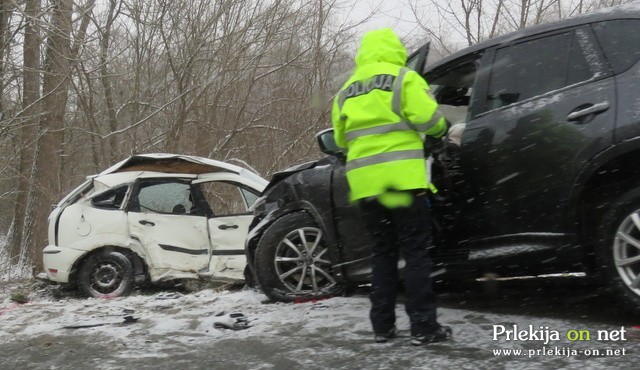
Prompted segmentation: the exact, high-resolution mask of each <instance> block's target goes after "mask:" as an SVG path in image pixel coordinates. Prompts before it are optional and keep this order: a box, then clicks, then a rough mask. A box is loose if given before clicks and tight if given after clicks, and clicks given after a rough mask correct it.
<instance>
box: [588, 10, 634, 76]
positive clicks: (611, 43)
mask: <svg viewBox="0 0 640 370" xmlns="http://www.w3.org/2000/svg"><path fill="white" fill-rule="evenodd" d="M593 26H594V27H593V29H594V31H595V33H596V37H597V38H598V41H599V42H600V47H601V48H602V50H604V53H605V55H606V57H607V59H608V60H609V63H610V64H611V68H612V69H613V73H614V74H618V73H621V72H624V71H626V70H627V69H629V68H630V67H631V66H632V65H634V64H636V62H638V59H640V32H638V28H639V27H640V20H638V19H621V20H615V21H606V22H599V23H595V24H594V25H593Z"/></svg>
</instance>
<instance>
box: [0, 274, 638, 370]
mask: <svg viewBox="0 0 640 370" xmlns="http://www.w3.org/2000/svg"><path fill="white" fill-rule="evenodd" d="M517 289H521V288H517ZM44 290H46V289H44ZM570 290H571V289H570ZM12 291H15V287H10V286H6V285H5V286H4V288H3V287H2V286H0V337H1V338H2V341H1V342H0V368H2V369H18V368H34V369H49V368H56V369H60V368H69V369H76V368H97V369H113V368H128V369H131V368H135V369H140V368H153V369H174V368H180V369H192V368H193V369H197V368H210V369H223V368H224V369H298V368H310V369H318V368H326V369H336V368H345V369H401V368H408V369H409V368H416V369H419V368H425V369H426V368H438V369H447V368H452V369H464V368H468V369H482V368H485V369H489V368H491V369H493V368H509V369H512V368H523V369H524V368H554V369H560V368H566V369H569V368H571V369H573V368H577V367H586V368H632V367H634V366H637V364H638V361H639V360H640V333H639V332H638V330H637V329H634V328H633V325H631V324H630V323H633V321H630V320H633V316H626V317H622V318H620V319H619V320H618V319H616V318H615V317H608V316H606V317H605V318H602V317H600V318H598V317H596V318H595V319H594V318H593V317H592V314H596V312H595V311H587V314H585V315H575V316H571V315H572V314H571V313H570V312H565V310H562V309H560V310H554V309H551V308H552V306H553V305H555V304H556V303H555V302H557V299H556V300H550V301H548V303H549V307H550V309H549V310H545V308H544V302H546V300H544V299H542V300H541V301H538V302H537V303H533V306H534V307H535V306H536V305H537V306H541V307H538V308H541V309H542V311H543V312H542V313H540V314H536V313H533V314H532V312H531V310H528V309H526V307H528V306H527V302H522V301H520V302H519V301H517V300H518V299H525V300H526V298H523V296H522V295H520V294H519V293H517V294H515V295H511V296H510V297H506V298H507V299H508V300H509V303H507V304H506V307H505V305H504V304H500V303H499V301H500V299H503V298H504V296H503V297H500V296H499V297H498V298H495V297H494V298H493V300H492V301H491V302H493V303H489V304H488V305H483V304H481V303H479V302H480V301H477V300H476V301H474V298H472V296H473V294H468V293H453V294H448V295H445V296H444V298H441V301H443V302H444V303H443V306H444V308H441V309H440V310H439V319H440V321H441V322H442V323H447V324H449V325H451V326H452V327H453V330H454V340H453V341H451V342H448V343H442V344H432V345H429V346H425V347H411V346H410V345H409V333H408V331H407V327H408V320H407V318H406V315H405V314H404V312H403V308H402V306H401V305H399V306H398V308H397V312H398V317H399V319H398V328H399V329H400V336H399V338H397V339H395V340H394V341H392V342H390V343H388V344H382V345H381V344H374V343H372V336H371V331H370V326H369V321H368V309H369V301H368V299H367V297H366V292H361V293H357V294H356V295H354V296H352V297H337V298H332V299H327V300H323V301H318V302H308V303H300V304H281V303H268V302H266V297H265V296H264V295H263V294H261V293H260V292H257V291H253V290H240V291H233V292H231V291H222V292H216V291H214V290H211V289H209V290H203V291H199V292H195V293H190V294H188V293H182V292H176V291H170V292H160V293H151V294H150V293H146V294H141V293H137V295H134V296H131V297H127V298H118V299H112V300H99V299H83V298H77V297H74V295H73V294H71V295H70V294H68V293H65V294H63V295H66V296H67V297H65V298H62V299H56V298H54V297H53V296H52V295H51V294H48V293H38V291H37V290H36V292H32V293H30V295H31V298H30V302H29V303H27V304H23V305H19V304H16V303H14V302H12V301H11V300H10V293H11V292H12ZM540 294H542V293H540ZM525 296H526V295H525ZM587 296H588V297H587V298H584V297H578V298H576V297H573V298H572V297H560V299H564V300H569V303H570V304H571V300H572V299H573V300H576V299H577V300H583V299H587V300H589V299H591V300H593V299H596V300H597V302H606V300H604V301H601V300H598V299H599V298H597V297H595V298H589V294H587ZM533 297H535V294H534V295H533ZM496 299H497V302H498V303H497V304H496ZM530 299H535V298H530ZM540 302H543V303H540ZM589 304H590V303H589V302H587V306H588V305H589ZM509 306H510V308H509ZM520 307H522V309H520ZM596 311H602V310H596ZM514 312H515V313H514ZM236 313H241V314H243V315H244V316H245V317H246V319H247V320H248V326H249V328H247V329H245V330H238V331H234V330H230V329H224V328H216V323H220V324H222V326H225V325H233V324H234V323H235V322H237V319H235V318H232V317H230V315H229V314H236ZM563 313H568V314H569V317H566V316H565V315H564V314H563ZM580 316H582V317H580ZM596 316H597V315H596ZM638 324H640V320H638ZM494 325H504V326H505V328H506V329H512V326H513V325H518V326H519V327H520V330H522V329H528V326H529V325H532V326H533V328H534V329H538V328H539V327H541V326H542V327H546V328H548V330H549V331H551V330H555V331H558V332H559V333H561V337H562V338H561V339H560V340H552V341H550V342H549V343H547V344H544V343H543V341H541V340H532V341H506V340H504V338H501V339H500V340H497V341H494V340H493V331H494ZM621 327H624V328H625V331H626V333H625V340H624V341H603V340H596V338H595V333H596V332H597V330H608V331H612V330H620V329H621ZM570 330H589V331H590V332H591V333H592V336H593V337H592V338H591V341H582V342H580V341H575V342H570V341H569V340H567V339H566V333H568V332H569V331H570ZM556 347H558V350H556V349H555V348H556ZM502 349H507V350H508V349H521V350H524V351H525V352H524V353H523V354H521V355H519V356H514V355H506V356H505V355H496V354H494V351H497V350H502ZM572 349H573V350H576V351H584V350H591V351H593V350H600V351H605V350H607V349H611V350H622V349H624V353H625V354H624V355H622V354H620V355H617V356H614V355H612V356H593V355H592V356H588V355H585V354H584V353H583V352H580V353H574V354H573V355H571V353H570V350H572ZM548 350H551V351H553V352H554V353H553V354H549V353H547V351H548ZM536 351H538V352H536ZM540 351H542V352H544V353H545V354H544V355H543V354H542V352H540ZM561 351H564V352H561ZM634 364H635V365H634Z"/></svg>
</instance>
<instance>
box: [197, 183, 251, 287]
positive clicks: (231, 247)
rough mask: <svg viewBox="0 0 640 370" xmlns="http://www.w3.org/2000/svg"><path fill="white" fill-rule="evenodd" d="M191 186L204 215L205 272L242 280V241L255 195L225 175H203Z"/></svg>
mask: <svg viewBox="0 0 640 370" xmlns="http://www.w3.org/2000/svg"><path fill="white" fill-rule="evenodd" d="M216 177H218V179H217V180H214V179H215V178H216ZM194 186H196V189H195V190H196V191H197V193H198V199H199V204H200V205H199V206H200V207H202V208H205V209H206V213H207V214H208V220H207V222H208V229H209V238H210V240H211V261H210V263H209V273H210V274H212V275H213V276H215V277H217V278H230V279H244V268H245V266H246V264H247V261H246V257H245V252H244V242H245V239H246V237H247V233H248V232H249V225H250V224H251V221H252V220H253V214H252V213H251V211H249V207H250V206H251V205H252V204H253V203H254V202H255V200H256V199H257V198H258V195H259V192H258V191H257V190H256V189H252V188H251V187H250V186H248V185H246V184H241V183H238V182H233V181H230V180H229V175H222V176H215V175H213V176H206V177H205V178H204V179H200V180H198V181H195V182H194Z"/></svg>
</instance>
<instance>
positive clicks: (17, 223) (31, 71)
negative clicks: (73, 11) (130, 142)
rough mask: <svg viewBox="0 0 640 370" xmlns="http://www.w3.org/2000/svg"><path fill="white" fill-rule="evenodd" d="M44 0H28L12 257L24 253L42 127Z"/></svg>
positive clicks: (11, 244) (10, 251)
mask: <svg viewBox="0 0 640 370" xmlns="http://www.w3.org/2000/svg"><path fill="white" fill-rule="evenodd" d="M39 12H40V0H26V4H25V14H24V16H25V26H24V49H23V54H22V61H23V62H22V63H23V68H22V115H21V116H22V117H20V118H21V119H20V121H21V126H22V127H21V128H20V131H21V132H20V139H19V142H20V147H21V151H20V156H19V157H20V158H19V161H20V163H19V168H18V182H17V196H16V203H15V207H14V214H13V222H12V225H13V229H12V230H13V232H12V234H11V235H10V239H9V243H8V246H9V255H10V256H11V258H12V259H16V260H17V259H18V258H19V256H20V250H21V243H22V236H23V225H24V223H23V222H24V215H25V205H26V203H27V189H28V187H29V179H30V175H31V168H32V166H33V154H34V150H35V145H34V144H35V141H36V135H37V127H38V114H39V112H40V110H39V109H38V107H39V106H38V104H37V103H38V99H40V70H39V69H40V34H39V27H38V13H39Z"/></svg>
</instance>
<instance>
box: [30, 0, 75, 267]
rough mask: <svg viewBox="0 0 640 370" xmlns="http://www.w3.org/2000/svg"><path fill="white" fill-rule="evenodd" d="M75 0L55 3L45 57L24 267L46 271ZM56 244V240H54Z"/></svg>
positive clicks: (61, 136) (68, 77)
mask: <svg viewBox="0 0 640 370" xmlns="http://www.w3.org/2000/svg"><path fill="white" fill-rule="evenodd" d="M72 6H73V1H72V0H57V1H53V3H52V11H53V13H52V16H51V28H50V30H49V33H48V39H47V49H46V55H45V75H44V80H43V93H44V98H43V99H42V107H43V113H42V115H41V117H40V125H39V127H38V136H39V140H38V142H37V146H36V152H35V159H34V165H33V170H32V172H31V184H30V186H29V197H28V201H27V209H26V213H25V223H24V225H25V226H24V237H23V245H22V252H23V253H22V255H21V256H20V257H21V258H20V264H21V265H23V266H24V265H27V264H29V263H34V264H35V267H36V268H37V269H41V268H42V259H41V255H40V253H39V252H40V249H41V248H42V247H43V246H44V245H46V241H47V226H48V225H47V215H48V214H49V212H50V210H51V207H50V205H51V204H53V203H54V202H55V201H56V200H57V199H58V196H59V194H60V176H61V174H60V147H61V145H62V142H63V138H64V136H63V129H64V114H65V111H66V105H67V98H68V86H69V81H70V73H71V70H72V68H71V65H70V56H71V43H70V37H71V13H72ZM51 242H53V240H52V241H51Z"/></svg>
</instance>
